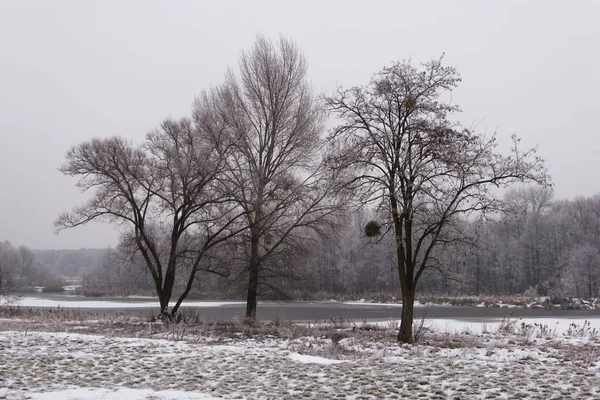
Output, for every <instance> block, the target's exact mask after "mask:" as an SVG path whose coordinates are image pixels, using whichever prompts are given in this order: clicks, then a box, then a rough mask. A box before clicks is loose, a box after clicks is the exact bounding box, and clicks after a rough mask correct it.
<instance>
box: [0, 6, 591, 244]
mask: <svg viewBox="0 0 600 400" xmlns="http://www.w3.org/2000/svg"><path fill="white" fill-rule="evenodd" d="M599 17H600V2H597V1H582V0H579V1H574V2H567V1H549V0H545V1H527V2H525V1H495V2H492V1H437V2H433V1H431V2H428V1H392V0H390V1H372V0H371V1H364V2H358V1H294V2H291V1H216V0H215V1H210V2H209V1H173V2H166V1H160V2H159V1H126V2H123V1H102V2H100V1H98V2H91V1H90V2H87V1H51V2H50V1H38V2H34V1H8V0H6V1H3V0H0V184H1V188H2V189H1V192H0V193H1V196H0V240H9V241H11V242H12V243H13V244H17V245H20V244H24V245H27V246H30V247H33V248H79V247H104V246H108V245H114V244H115V243H116V240H117V235H116V233H115V231H114V229H113V228H112V227H108V226H98V225H95V226H90V227H85V228H78V229H74V230H71V231H66V232H62V233H61V234H59V235H54V229H53V226H52V223H53V221H54V219H55V218H56V216H57V215H58V214H59V213H60V212H62V211H66V210H67V209H69V208H71V207H72V206H74V205H76V204H78V203H80V202H81V201H82V200H84V196H83V195H82V194H81V193H79V191H78V189H76V188H75V186H74V184H75V181H74V180H73V179H71V178H67V177H64V176H62V175H61V174H60V173H59V172H58V171H57V167H58V166H59V165H60V164H61V163H62V161H63V157H64V154H65V152H66V151H67V150H68V148H69V147H70V146H71V145H73V144H75V143H78V142H81V141H85V140H88V139H90V138H92V137H94V136H110V135H113V134H119V135H122V136H124V137H126V138H130V139H131V140H134V141H139V140H141V139H142V138H143V136H144V135H145V133H146V132H147V131H149V130H151V129H153V128H154V127H156V126H157V124H158V123H159V122H160V120H162V119H163V118H164V117H167V116H173V117H179V116H184V115H187V114H189V110H190V105H191V102H192V100H193V98H194V96H195V95H196V94H197V93H199V92H200V90H201V89H202V88H205V87H208V86H209V85H211V84H218V83H219V82H220V80H221V78H222V76H223V74H224V72H225V70H226V68H227V66H234V65H235V63H236V62H237V58H238V55H239V51H240V49H242V48H247V47H248V46H249V45H251V44H252V42H253V40H254V38H255V36H256V34H258V33H261V34H263V35H266V36H271V37H277V36H278V35H279V34H282V35H284V36H287V37H290V38H292V39H294V40H295V41H296V42H297V43H298V45H299V46H300V48H301V49H302V50H303V51H304V53H305V55H306V57H307V59H308V65H309V77H310V80H311V82H312V83H313V85H314V88H315V90H316V91H319V92H320V91H330V90H332V89H334V88H335V87H336V85H338V84H343V85H354V84H362V83H366V82H367V81H368V79H369V78H370V76H371V74H373V73H374V72H377V71H378V70H379V69H381V68H382V67H383V66H385V65H387V64H389V63H390V62H391V61H394V60H399V59H403V58H412V59H413V60H416V61H425V60H427V59H430V58H432V57H438V56H439V55H440V54H441V53H443V52H445V53H446V60H447V62H448V63H449V64H452V65H455V66H456V67H458V69H459V71H460V73H461V74H462V77H463V83H462V85H461V87H460V88H459V89H458V90H457V91H456V92H455V93H454V94H453V100H454V101H455V102H456V103H458V104H460V105H461V107H462V108H463V110H464V113H463V116H462V117H461V119H462V121H463V122H464V123H465V124H467V125H473V124H478V129H480V130H487V131H488V132H492V131H494V130H497V131H498V132H499V134H500V135H501V136H502V137H503V138H508V137H509V136H510V135H511V134H512V133H515V132H516V133H517V134H519V135H520V136H521V137H522V139H523V143H524V144H525V145H527V146H532V145H536V144H539V153H540V155H541V156H543V157H544V158H545V159H546V160H547V165H548V168H549V170H550V172H551V174H552V176H553V181H554V183H555V190H556V195H557V197H558V198H572V197H576V196H578V195H592V194H596V193H599V192H600V179H599V178H600V176H599V175H600V173H599V167H600V160H599V159H598V158H597V157H596V152H597V151H598V150H600V138H599V135H598V133H599V132H598V130H599V128H598V123H597V116H598V115H600V102H599V101H598V94H599V93H600V53H599V52H598V49H599V48H600V24H598V18H599ZM503 140H504V139H503Z"/></svg>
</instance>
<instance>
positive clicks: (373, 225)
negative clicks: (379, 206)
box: [365, 221, 381, 237]
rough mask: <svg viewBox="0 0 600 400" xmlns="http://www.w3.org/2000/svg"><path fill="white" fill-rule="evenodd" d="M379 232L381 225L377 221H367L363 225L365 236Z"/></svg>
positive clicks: (378, 233) (372, 235)
mask: <svg viewBox="0 0 600 400" xmlns="http://www.w3.org/2000/svg"><path fill="white" fill-rule="evenodd" d="M380 234H381V226H380V225H379V224H378V223H377V221H369V222H367V224H366V225H365V236H367V237H375V236H379V235H380Z"/></svg>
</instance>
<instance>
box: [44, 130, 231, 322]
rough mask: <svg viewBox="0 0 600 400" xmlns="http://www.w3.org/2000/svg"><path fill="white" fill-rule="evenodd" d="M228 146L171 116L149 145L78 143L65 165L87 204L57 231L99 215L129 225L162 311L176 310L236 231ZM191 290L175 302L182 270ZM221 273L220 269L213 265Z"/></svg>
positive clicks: (130, 244)
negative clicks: (208, 259) (223, 177)
mask: <svg viewBox="0 0 600 400" xmlns="http://www.w3.org/2000/svg"><path fill="white" fill-rule="evenodd" d="M226 151H227V149H226V148H224V147H221V148H219V149H217V148H216V147H215V146H213V144H212V141H211V140H208V137H207V136H206V135H205V134H204V132H202V131H201V130H199V129H197V127H196V126H195V125H194V124H193V123H192V122H191V121H190V120H189V119H181V120H179V121H173V120H166V121H164V122H163V123H162V124H161V127H160V129H159V130H156V131H154V132H151V133H149V134H148V135H147V140H146V142H145V143H144V144H143V145H142V146H134V145H132V144H130V143H128V142H126V141H125V140H123V139H121V138H118V137H113V138H109V139H93V140H92V141H90V142H86V143H82V144H80V145H77V146H74V147H73V148H72V149H71V150H70V151H69V152H68V153H67V156H66V158H67V160H66V162H65V164H64V165H63V166H62V167H61V168H60V170H61V172H63V173H64V174H66V175H69V176H74V177H79V178H80V179H79V182H78V184H77V185H78V186H79V187H80V188H81V189H82V190H83V191H88V190H93V191H94V192H93V197H92V198H91V200H89V201H88V202H87V203H85V204H84V205H82V206H80V207H76V208H75V209H73V211H71V212H67V213H64V214H62V215H60V216H59V218H58V219H57V221H56V223H55V224H56V227H57V229H58V231H60V230H61V229H65V228H71V227H76V226H79V225H84V224H87V223H88V222H91V221H95V220H105V221H109V222H112V223H115V224H117V226H120V227H122V228H123V231H122V237H121V245H120V247H121V248H122V249H128V251H129V252H130V253H131V254H134V253H139V254H141V256H142V258H143V260H144V262H145V267H146V268H147V269H148V271H149V272H150V274H151V275H152V278H153V280H154V284H155V288H156V293H157V295H158V298H159V301H160V309H161V314H162V315H163V316H166V317H171V316H173V315H175V314H176V313H177V311H178V308H179V306H180V305H181V302H182V301H183V300H184V299H185V297H186V296H187V294H188V293H189V291H190V289H191V287H192V284H193V282H194V278H195V276H196V273H197V271H199V270H202V269H204V268H205V266H204V264H203V256H204V255H205V254H206V251H207V250H208V249H210V248H211V247H212V246H214V245H216V244H218V243H220V242H222V241H223V240H226V239H227V238H229V237H231V236H232V235H234V234H235V232H234V231H233V230H232V229H233V228H232V227H233V223H234V222H235V220H236V219H237V218H239V217H240V216H241V213H239V212H237V210H236V209H235V205H232V204H231V203H230V201H229V194H228V193H226V192H225V191H224V190H223V186H222V185H221V184H220V182H219V174H221V172H222V170H223V167H224V166H225V160H226V157H227V154H226ZM184 271H185V273H186V274H185V276H184V277H183V285H184V289H183V291H182V293H181V294H180V296H179V298H178V300H177V303H176V304H175V306H174V307H173V308H172V309H171V310H169V301H170V299H171V296H172V294H173V288H174V285H175V282H176V278H177V276H178V273H183V272H184ZM211 272H215V273H218V272H220V271H217V270H211Z"/></svg>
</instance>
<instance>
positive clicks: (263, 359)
mask: <svg viewBox="0 0 600 400" xmlns="http://www.w3.org/2000/svg"><path fill="white" fill-rule="evenodd" d="M27 322H28V321H24V320H19V319H1V320H0V328H3V330H4V331H2V332H0V399H11V400H23V399H44V400H57V399H65V400H76V399H77V400H99V399H104V400H110V399H134V400H137V399H139V400H142V399H143V400H167V399H173V400H175V399H176V400H180V399H299V398H300V399H427V398H433V399H486V398H489V399H514V398H531V399H565V398H568V399H600V339H599V335H598V333H597V331H596V330H595V327H596V326H597V325H598V321H596V320H594V321H591V322H584V321H579V322H578V323H577V322H573V321H569V320H565V321H563V322H561V321H559V323H558V324H556V321H554V320H553V322H554V323H555V325H556V326H552V325H548V324H546V323H542V322H543V321H541V320H536V321H525V320H516V319H515V320H505V321H499V322H498V325H491V324H475V323H471V325H464V323H463V322H459V321H451V320H447V321H442V322H441V323H442V324H441V325H440V324H437V323H439V322H440V321H428V322H427V323H426V329H424V330H423V332H422V338H421V340H420V343H419V344H417V345H411V346H398V345H397V344H396V343H395V338H394V335H395V332H394V329H393V326H394V325H395V324H393V323H390V322H387V323H383V322H381V323H379V324H369V325H361V324H357V325H353V326H338V327H334V326H331V327H329V330H319V331H315V334H314V335H306V332H310V329H316V327H314V326H313V327H312V328H307V327H302V328H300V327H295V326H294V325H289V326H287V327H286V328H276V327H272V326H271V325H269V326H270V327H271V328H270V330H269V331H267V333H266V334H258V335H257V334H253V335H243V336H242V335H241V334H239V333H238V334H232V335H225V336H223V335H219V334H217V333H216V332H215V331H214V330H207V329H203V330H197V329H194V327H192V326H190V327H187V328H185V327H182V326H171V327H161V326H160V325H154V327H152V326H151V324H147V323H141V322H140V323H139V324H137V325H136V326H137V331H135V330H133V331H131V330H119V329H117V328H116V327H115V326H116V325H115V323H114V322H113V325H115V326H113V327H112V328H109V329H105V331H104V332H103V333H102V334H93V335H91V334H81V333H75V332H74V331H76V330H77V329H80V330H84V329H85V328H90V327H91V326H92V325H94V324H98V322H99V321H87V322H82V321H74V322H73V323H66V322H64V321H63V322H56V324H54V325H52V324H50V325H43V324H41V325H40V324H37V325H35V327H37V328H39V329H42V330H48V331H50V330H57V331H58V330H62V332H40V331H37V329H36V330H35V331H32V329H31V328H32V327H34V324H27ZM29 322H30V323H31V321H29ZM34 322H35V321H34ZM546 322H548V321H546ZM573 324H574V325H573ZM377 325H379V327H378V326H377ZM19 326H20V327H21V329H17V327H19ZM185 329H187V331H186V330H185ZM371 329H372V330H371ZM149 330H150V331H152V332H149ZM94 332H95V331H94ZM135 336H138V337H135ZM148 337H154V338H155V339H150V338H148Z"/></svg>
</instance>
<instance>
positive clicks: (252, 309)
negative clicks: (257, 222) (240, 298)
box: [246, 229, 260, 322]
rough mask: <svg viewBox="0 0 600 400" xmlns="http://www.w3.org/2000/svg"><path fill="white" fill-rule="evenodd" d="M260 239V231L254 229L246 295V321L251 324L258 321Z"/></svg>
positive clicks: (251, 234)
mask: <svg viewBox="0 0 600 400" xmlns="http://www.w3.org/2000/svg"><path fill="white" fill-rule="evenodd" d="M259 239H260V235H259V234H258V230H256V229H252V231H251V233H250V262H249V263H248V293H247V295H246V320H247V321H250V322H251V321H255V320H256V305H257V297H258V271H259V268H260V256H259V254H258V252H259V246H258V241H259Z"/></svg>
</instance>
